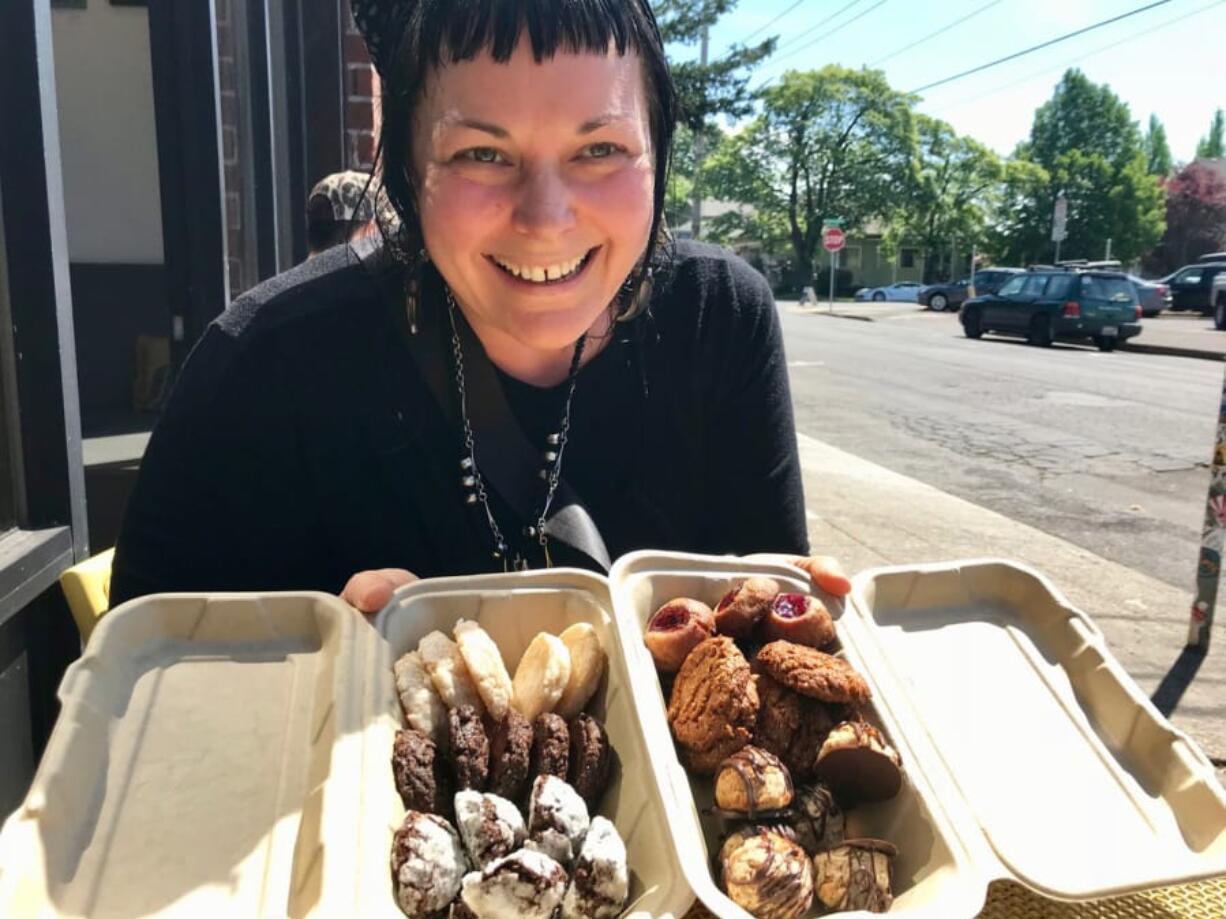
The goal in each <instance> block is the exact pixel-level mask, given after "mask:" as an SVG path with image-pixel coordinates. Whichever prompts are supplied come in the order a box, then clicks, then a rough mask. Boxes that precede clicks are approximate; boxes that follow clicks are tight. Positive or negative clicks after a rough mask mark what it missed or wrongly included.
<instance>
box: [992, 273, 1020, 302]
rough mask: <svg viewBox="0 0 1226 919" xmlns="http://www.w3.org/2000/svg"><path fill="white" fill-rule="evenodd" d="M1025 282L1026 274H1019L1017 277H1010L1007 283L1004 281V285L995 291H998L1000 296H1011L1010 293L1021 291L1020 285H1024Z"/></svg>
mask: <svg viewBox="0 0 1226 919" xmlns="http://www.w3.org/2000/svg"><path fill="white" fill-rule="evenodd" d="M1025 283H1026V275H1024V274H1019V275H1018V276H1017V277H1014V278H1010V279H1009V281H1008V283H1006V284H1005V286H1004V287H1002V288H1001V289H1000V290H999V291H997V293H999V294H1000V295H1001V296H1002V297H1008V296H1011V295H1012V294H1018V293H1021V292H1022V285H1024V284H1025Z"/></svg>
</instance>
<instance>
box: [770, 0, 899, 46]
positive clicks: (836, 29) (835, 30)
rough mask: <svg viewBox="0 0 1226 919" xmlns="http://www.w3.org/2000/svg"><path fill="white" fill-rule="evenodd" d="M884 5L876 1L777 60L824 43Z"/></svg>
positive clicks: (879, 0) (880, 0) (884, 0)
mask: <svg viewBox="0 0 1226 919" xmlns="http://www.w3.org/2000/svg"><path fill="white" fill-rule="evenodd" d="M885 4H886V0H877V2H876V3H874V4H873V5H872V6H870V7H869V8H868V9H866V10H865V11H864V12H862V13H860V14H858V15H856V16H852V17H851V18H850V19H848V20H847V21H846V22H844V23H842V24H841V25H837V26H835V27H834V28H833V29H831V30H830V31H829V32H827V33H826V34H825V35H819V36H817V38H815V39H813V41H811V42H807V43H806V44H803V45H801V46H800V47H799V48H797V49H796V50H795V51H789V52H788V53H787V54H785V55H784V56H783V57H781V58H779V60H784V59H785V58H789V57H795V56H796V55H797V54H800V52H802V51H804V50H805V49H807V48H812V47H813V46H814V45H816V44H818V43H819V42H823V41H825V40H826V39H828V38H829V37H830V36H831V35H835V34H837V33H839V32H841V31H843V29H845V28H847V27H848V26H849V25H851V24H852V23H853V22H856V21H857V20H860V19H863V18H864V17H865V16H867V15H868V14H869V13H871V12H872V11H873V10H875V9H877V7H879V6H884V5H885Z"/></svg>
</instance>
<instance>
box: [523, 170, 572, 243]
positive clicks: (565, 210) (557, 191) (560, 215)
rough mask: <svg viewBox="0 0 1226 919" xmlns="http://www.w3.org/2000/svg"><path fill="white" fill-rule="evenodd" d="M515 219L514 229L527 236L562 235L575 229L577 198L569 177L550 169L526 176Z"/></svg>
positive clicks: (531, 171)
mask: <svg viewBox="0 0 1226 919" xmlns="http://www.w3.org/2000/svg"><path fill="white" fill-rule="evenodd" d="M512 219H513V221H514V224H515V228H516V229H517V230H518V231H519V232H521V233H523V234H525V235H542V234H544V235H549V234H554V233H562V232H565V231H567V230H570V229H571V228H572V227H574V225H575V208H574V196H573V195H572V194H571V189H570V187H569V186H568V185H567V182H566V177H565V176H564V175H561V174H560V173H559V172H558V171H557V170H556V169H552V168H548V167H537V168H534V169H531V170H529V171H528V172H526V173H525V174H524V176H523V179H522V180H521V182H520V187H519V196H518V200H517V201H516V202H515V209H514V212H513V214H512Z"/></svg>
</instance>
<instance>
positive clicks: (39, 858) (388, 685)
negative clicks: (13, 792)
mask: <svg viewBox="0 0 1226 919" xmlns="http://www.w3.org/2000/svg"><path fill="white" fill-rule="evenodd" d="M460 618H466V619H473V620H476V621H477V622H478V623H480V624H481V625H482V626H483V627H484V628H485V629H486V630H487V631H488V632H489V633H490V635H491V636H492V637H493V638H494V640H495V641H496V642H497V643H498V645H499V647H500V650H501V651H502V654H503V657H504V659H505V661H506V664H507V666H508V668H509V669H511V670H512V671H513V670H514V667H515V665H516V663H517V662H518V660H519V657H520V655H521V654H522V652H523V650H524V648H525V647H526V646H527V644H528V642H529V640H530V639H531V638H532V637H533V636H534V635H535V634H536V633H537V632H538V631H542V630H545V631H552V632H554V633H555V634H556V633H557V632H559V631H561V630H562V629H563V628H564V627H565V626H566V625H567V624H569V623H571V622H577V621H586V622H590V623H591V624H592V625H593V626H594V627H595V628H596V630H597V633H598V635H599V637H600V640H601V644H602V645H603V647H604V649H605V652H606V654H607V657H608V663H609V666H608V670H607V675H606V677H605V681H604V684H603V685H602V687H601V689H600V691H599V692H598V693H597V696H596V698H595V700H594V701H593V704H592V705H591V706H589V710H590V711H592V712H593V713H594V714H596V715H597V716H598V717H600V718H601V719H602V720H603V721H604V724H605V728H606V730H607V732H608V735H609V739H610V742H611V744H612V746H613V748H614V750H615V752H616V754H617V757H618V758H619V759H620V762H621V768H620V772H615V774H614V777H613V780H612V781H611V783H610V787H609V789H608V790H607V791H606V793H605V795H604V798H603V800H602V803H601V806H600V809H599V812H600V813H603V814H604V815H605V816H607V817H609V818H610V819H611V820H612V821H613V823H614V824H615V825H616V827H617V829H618V831H619V832H620V833H621V835H622V837H623V839H624V840H625V842H626V849H627V854H628V863H629V868H630V878H631V886H630V900H629V902H628V904H627V909H626V912H625V913H624V915H625V916H628V917H636V919H639V917H646V916H671V915H678V916H679V915H681V914H682V913H684V912H685V910H686V909H687V908H688V907H689V905H690V904H691V902H692V901H693V894H692V893H691V892H690V890H689V888H688V886H687V885H686V883H685V881H684V878H683V876H682V874H681V872H680V870H679V868H678V866H677V861H676V857H675V854H674V851H673V849H672V847H671V845H670V835H669V832H668V828H667V824H666V812H665V808H664V806H663V802H662V801H661V796H660V792H659V790H658V788H657V786H656V785H655V783H654V782H652V781H650V780H648V781H641V780H640V779H639V777H638V775H637V772H638V770H639V767H640V764H645V763H646V762H647V752H646V745H647V741H646V737H645V735H644V733H643V729H642V727H641V725H640V722H639V719H638V715H637V711H636V705H635V700H634V694H633V692H632V691H631V688H630V684H629V668H628V666H627V663H626V659H625V653H624V648H623V641H622V637H621V635H620V633H619V630H618V627H617V621H616V619H615V618H614V616H613V614H612V609H611V604H610V599H609V592H608V586H607V582H606V581H605V580H604V579H602V578H599V577H596V576H594V575H591V574H588V573H586V572H580V571H568V570H555V571H543V572H530V573H526V574H517V575H491V576H482V577H470V578H447V579H438V580H431V581H420V582H417V583H415V584H412V585H408V586H407V587H405V588H401V589H400V590H399V591H397V593H396V595H395V597H394V599H393V601H392V603H391V604H390V605H389V606H388V607H387V608H386V609H385V610H383V611H382V613H380V615H379V617H378V619H377V620H376V622H375V627H374V628H372V627H371V626H370V625H369V624H368V623H367V622H364V621H363V619H362V617H361V616H359V615H358V614H357V613H355V612H354V611H353V610H352V609H350V608H349V607H348V606H346V605H345V604H344V603H342V602H341V601H340V600H338V599H337V598H336V597H332V596H328V595H326V594H308V593H299V594H264V595H259V594H218V595H171V594H167V595H160V596H152V597H146V598H142V599H139V600H134V601H132V602H130V603H127V604H125V605H124V606H122V607H120V608H119V609H117V610H115V611H113V612H111V613H109V614H108V615H107V616H106V617H105V618H104V619H103V620H102V622H101V623H100V624H99V626H98V629H97V630H96V632H95V633H94V636H93V638H92V640H91V642H90V644H89V647H88V648H87V650H86V653H85V654H84V655H83V656H82V658H81V659H80V660H79V661H77V662H76V663H74V664H73V665H72V666H71V667H70V668H69V669H68V671H67V673H66V674H65V677H64V681H63V683H62V684H61V687H60V699H61V702H62V705H63V708H62V711H61V714H60V718H59V720H58V721H57V723H56V727H55V730H54V732H53V734H52V737H51V740H50V742H49V744H48V746H47V750H46V753H45V754H44V756H43V760H42V763H41V764H40V766H39V769H38V773H37V775H36V776H35V779H34V782H33V785H32V786H31V788H30V791H29V794H28V795H27V797H26V800H25V802H24V804H23V805H22V807H21V808H19V809H18V810H17V811H16V812H15V813H14V814H13V815H12V816H11V817H10V818H9V820H8V821H7V822H6V824H5V826H4V829H3V832H2V833H0V916H4V917H5V919H18V917H28V916H40V917H41V916H75V915H82V916H84V915H88V916H91V917H107V916H125V917H131V916H153V915H167V916H169V915H174V916H202V917H204V916H207V917H209V919H215V917H218V916H244V917H245V916H267V917H273V916H292V917H299V916H311V917H324V916H328V917H332V916H363V917H386V919H394V917H397V916H401V915H402V914H401V913H400V910H399V908H398V907H397V906H396V903H395V900H394V897H393V890H392V878H391V871H390V867H389V859H390V852H391V842H392V833H393V832H394V830H395V828H396V826H397V825H398V824H399V823H400V820H401V819H402V818H403V816H404V807H403V805H402V804H401V802H400V798H399V796H398V795H397V794H396V791H395V787H394V783H393V780H392V774H391V750H392V741H393V737H394V735H395V731H396V729H397V727H399V726H400V725H401V715H400V711H399V703H398V702H397V699H396V693H395V685H394V680H393V675H392V662H393V660H394V659H395V657H396V656H398V655H400V654H402V653H403V652H405V651H407V650H411V649H412V648H413V647H416V643H417V641H418V639H420V638H421V636H423V635H424V634H425V633H427V632H429V631H431V630H433V629H435V628H441V629H443V630H445V631H447V632H448V633H449V632H450V631H451V628H452V626H453V625H454V624H455V622H456V620H458V619H460Z"/></svg>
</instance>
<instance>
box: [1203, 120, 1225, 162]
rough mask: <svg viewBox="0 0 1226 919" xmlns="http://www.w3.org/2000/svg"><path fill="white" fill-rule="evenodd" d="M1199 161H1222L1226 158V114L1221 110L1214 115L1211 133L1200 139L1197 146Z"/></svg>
mask: <svg viewBox="0 0 1226 919" xmlns="http://www.w3.org/2000/svg"><path fill="white" fill-rule="evenodd" d="M1196 156H1197V158H1198V159H1201V158H1203V159H1220V158H1221V157H1223V156H1226V114H1223V112H1222V110H1221V109H1218V110H1217V111H1216V112H1214V113H1213V120H1212V121H1211V122H1209V133H1208V134H1206V135H1205V136H1204V137H1202V138H1201V139H1200V143H1199V144H1197V145H1196Z"/></svg>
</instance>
